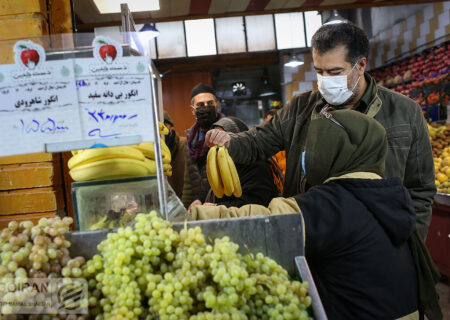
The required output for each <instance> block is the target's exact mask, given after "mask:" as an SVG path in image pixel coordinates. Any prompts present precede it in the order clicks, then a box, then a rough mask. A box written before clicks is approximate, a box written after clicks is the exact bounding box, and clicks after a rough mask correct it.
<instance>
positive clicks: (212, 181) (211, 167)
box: [206, 146, 223, 198]
mask: <svg viewBox="0 0 450 320" xmlns="http://www.w3.org/2000/svg"><path fill="white" fill-rule="evenodd" d="M217 149H218V148H217V146H214V147H212V148H211V149H209V151H208V155H207V157H206V175H207V176H208V181H209V185H210V186H211V189H212V191H213V192H214V194H215V195H216V197H217V198H222V197H223V184H222V179H221V178H220V172H219V167H218V165H217Z"/></svg>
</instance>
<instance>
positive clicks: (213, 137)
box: [205, 129, 231, 148]
mask: <svg viewBox="0 0 450 320" xmlns="http://www.w3.org/2000/svg"><path fill="white" fill-rule="evenodd" d="M230 140H231V137H230V135H229V134H228V132H226V131H223V130H218V129H212V130H209V131H208V132H207V133H206V137H205V142H206V145H207V146H208V147H212V146H225V147H227V148H228V147H229V146H230Z"/></svg>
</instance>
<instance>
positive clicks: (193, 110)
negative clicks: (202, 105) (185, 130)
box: [191, 105, 195, 117]
mask: <svg viewBox="0 0 450 320" xmlns="http://www.w3.org/2000/svg"><path fill="white" fill-rule="evenodd" d="M191 112H192V115H193V116H194V117H195V108H194V106H193V105H191Z"/></svg>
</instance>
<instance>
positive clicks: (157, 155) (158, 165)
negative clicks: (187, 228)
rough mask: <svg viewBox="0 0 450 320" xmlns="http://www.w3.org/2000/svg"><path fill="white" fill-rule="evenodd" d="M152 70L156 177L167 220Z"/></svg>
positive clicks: (165, 193)
mask: <svg viewBox="0 0 450 320" xmlns="http://www.w3.org/2000/svg"><path fill="white" fill-rule="evenodd" d="M149 70H150V85H151V90H152V99H153V104H152V117H153V123H154V124H155V125H154V128H153V129H154V133H155V143H154V145H155V161H156V177H157V179H158V197H159V207H160V209H161V213H162V214H163V215H164V217H165V218H166V220H169V212H168V211H167V192H166V183H165V182H166V179H165V177H164V169H163V164H162V155H161V141H160V139H159V125H158V109H157V108H158V106H157V103H156V93H155V86H154V85H153V70H152V68H151V64H150V65H149Z"/></svg>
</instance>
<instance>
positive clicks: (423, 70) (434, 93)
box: [370, 41, 450, 122]
mask: <svg viewBox="0 0 450 320" xmlns="http://www.w3.org/2000/svg"><path fill="white" fill-rule="evenodd" d="M449 65H450V42H449V41H447V42H443V43H441V44H440V45H438V46H434V47H431V48H427V49H425V50H423V51H422V52H419V53H416V54H415V55H414V56H410V57H407V58H402V59H399V60H396V61H393V62H391V63H389V64H387V65H384V66H381V67H379V68H376V69H374V70H371V71H370V74H371V75H372V76H373V77H374V78H375V80H376V82H377V84H378V85H380V86H385V87H386V88H389V89H391V90H393V91H396V92H398V93H401V94H403V95H405V96H407V97H410V98H411V99H413V100H415V101H416V102H417V103H419V104H420V106H421V107H422V110H423V113H424V116H425V117H426V118H427V120H428V121H430V122H431V121H438V120H445V119H446V118H447V110H446V108H447V104H448V102H449V99H450V98H449V96H450V90H449V87H450V81H449V80H450V69H449Z"/></svg>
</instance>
